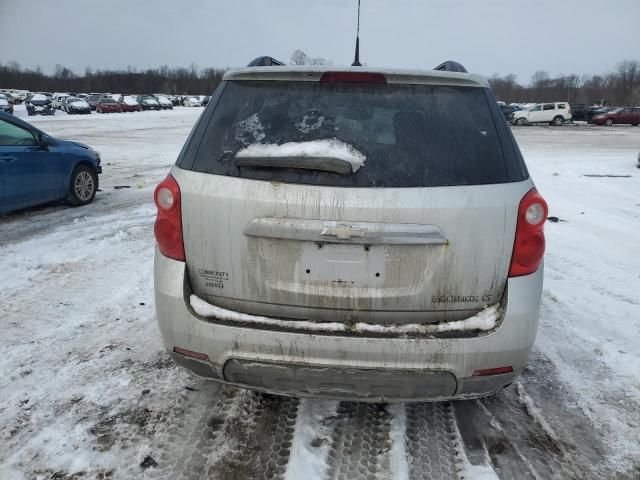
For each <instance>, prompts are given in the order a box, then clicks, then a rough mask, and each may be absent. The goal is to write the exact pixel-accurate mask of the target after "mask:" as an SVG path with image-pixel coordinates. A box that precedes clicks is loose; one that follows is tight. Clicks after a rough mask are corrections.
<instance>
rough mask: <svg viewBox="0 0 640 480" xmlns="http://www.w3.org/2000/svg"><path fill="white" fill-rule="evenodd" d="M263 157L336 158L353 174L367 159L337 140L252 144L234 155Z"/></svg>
mask: <svg viewBox="0 0 640 480" xmlns="http://www.w3.org/2000/svg"><path fill="white" fill-rule="evenodd" d="M264 157H302V158H305V157H306V158H313V157H329V158H338V159H340V160H344V161H345V162H349V163H350V164H351V170H352V171H353V173H356V172H357V171H358V169H359V168H360V167H362V166H364V162H365V160H366V159H367V157H365V156H364V155H363V154H362V153H361V152H360V151H358V150H356V149H355V148H354V147H352V146H351V145H348V144H346V143H344V142H342V141H340V140H338V139H337V138H331V139H324V140H312V141H309V142H288V143H283V144H282V145H275V144H263V143H254V144H253V145H249V146H248V147H246V148H243V149H242V150H240V151H239V152H238V153H237V154H236V158H264Z"/></svg>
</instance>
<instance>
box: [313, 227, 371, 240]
mask: <svg viewBox="0 0 640 480" xmlns="http://www.w3.org/2000/svg"><path fill="white" fill-rule="evenodd" d="M366 233H367V229H366V228H358V227H353V226H351V225H346V224H338V225H336V226H335V227H328V226H325V227H324V228H323V229H322V232H320V235H321V236H323V237H336V238H338V239H340V240H349V239H351V238H354V237H356V238H362V237H364V235H365V234H366Z"/></svg>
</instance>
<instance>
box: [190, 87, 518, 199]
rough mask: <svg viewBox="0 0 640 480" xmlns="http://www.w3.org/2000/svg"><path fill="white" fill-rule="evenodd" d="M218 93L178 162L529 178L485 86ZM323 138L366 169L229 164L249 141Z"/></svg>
mask: <svg viewBox="0 0 640 480" xmlns="http://www.w3.org/2000/svg"><path fill="white" fill-rule="evenodd" d="M487 93H489V94H487ZM215 97H216V98H215V100H216V101H212V103H211V104H210V106H209V107H208V110H209V111H208V112H206V113H205V114H204V115H203V117H202V119H201V120H200V122H199V124H198V125H196V127H194V131H193V133H192V136H191V138H190V139H189V140H188V144H187V145H185V148H184V149H183V155H181V157H180V158H179V160H178V166H180V167H181V168H188V169H192V170H194V171H198V172H204V173H211V174H217V175H225V176H230V177H240V178H247V179H254V180H266V181H277V182H285V183H300V184H311V185H327V186H343V187H435V186H452V185H480V184H493V183H506V182H513V181H521V180H523V179H525V178H526V176H527V174H526V170H525V168H524V165H523V164H522V163H521V157H520V156H519V151H517V146H515V144H514V140H513V137H512V136H511V135H510V133H508V128H507V127H506V126H505V125H504V116H503V115H502V114H501V112H500V110H499V108H498V107H497V106H496V105H494V107H493V109H492V108H491V106H490V105H491V103H492V102H493V103H494V104H495V99H493V96H492V95H490V92H488V91H486V90H485V89H483V88H477V87H457V86H434V85H398V84H383V85H379V84H376V85H372V84H341V83H322V82H293V81H291V82H289V81H231V82H226V83H225V84H223V85H221V87H220V89H219V91H217V92H216V96H215ZM493 110H495V111H493ZM202 122H205V123H204V124H203V123H202ZM497 122H500V123H499V124H498V123H497ZM195 133H198V134H197V135H196V134H195ZM324 139H336V140H339V141H340V142H343V143H345V144H347V145H349V146H351V147H353V148H354V149H356V150H357V151H358V152H360V153H361V154H362V155H364V156H365V157H366V160H365V163H364V166H362V167H361V168H359V169H358V170H357V171H356V172H355V173H349V174H346V175H345V174H340V173H334V172H326V171H316V170H303V169H299V168H275V167H273V166H268V167H262V166H250V167H246V166H240V167H238V166H237V165H236V162H235V161H234V160H235V156H236V154H237V153H238V152H239V151H241V150H242V149H245V148H246V147H248V146H251V145H256V144H270V145H282V144H285V143H291V142H294V143H304V142H312V141H315V140H324ZM189 153H190V154H189Z"/></svg>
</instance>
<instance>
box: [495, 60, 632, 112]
mask: <svg viewBox="0 0 640 480" xmlns="http://www.w3.org/2000/svg"><path fill="white" fill-rule="evenodd" d="M488 80H489V83H490V84H491V88H492V89H493V91H494V93H495V95H496V97H497V98H498V99H499V100H502V101H504V102H507V103H512V102H535V103H537V102H553V101H568V102H570V103H584V104H586V105H593V104H599V105H614V106H625V105H626V106H629V105H640V61H637V60H625V61H624V62H620V63H619V64H618V65H617V66H616V67H615V69H614V70H613V71H611V72H609V73H606V74H603V75H583V76H578V75H561V76H557V77H551V76H550V75H549V74H548V73H547V72H545V71H543V70H540V71H538V72H536V73H534V75H533V76H532V77H531V82H530V83H529V85H521V84H519V83H518V82H517V81H516V76H515V75H513V74H511V75H504V76H500V75H494V76H492V77H490V78H489V79H488Z"/></svg>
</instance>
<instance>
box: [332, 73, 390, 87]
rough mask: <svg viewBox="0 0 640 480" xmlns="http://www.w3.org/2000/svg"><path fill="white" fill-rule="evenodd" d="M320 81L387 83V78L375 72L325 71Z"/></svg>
mask: <svg viewBox="0 0 640 480" xmlns="http://www.w3.org/2000/svg"><path fill="white" fill-rule="evenodd" d="M320 81H321V82H331V83H378V84H381V83H387V79H386V78H385V76H384V75H383V74H381V73H373V72H324V73H323V74H322V77H320Z"/></svg>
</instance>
